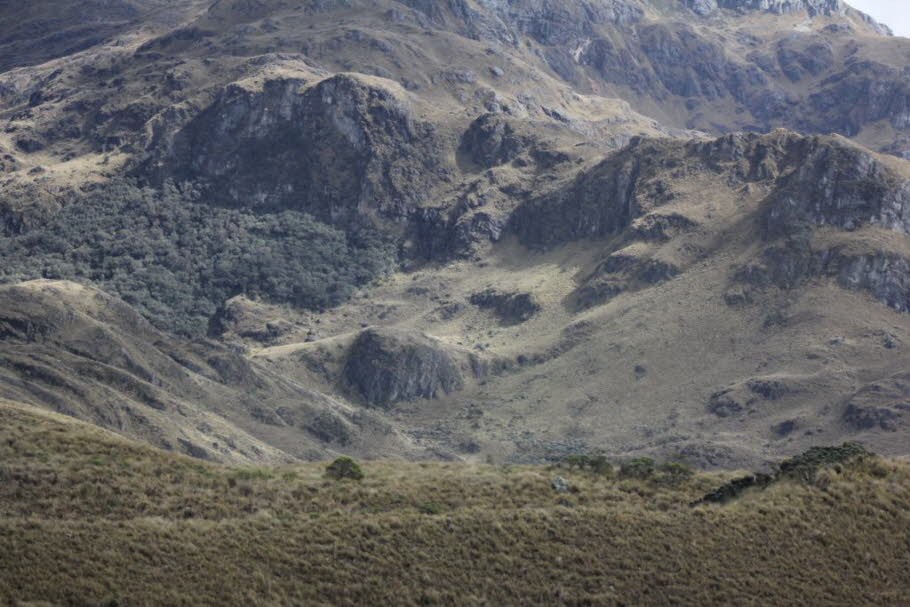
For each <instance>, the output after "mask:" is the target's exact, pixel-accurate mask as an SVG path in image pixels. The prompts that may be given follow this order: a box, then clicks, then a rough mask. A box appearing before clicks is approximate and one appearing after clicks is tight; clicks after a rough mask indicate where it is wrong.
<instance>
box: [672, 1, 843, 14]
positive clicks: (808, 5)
mask: <svg viewBox="0 0 910 607" xmlns="http://www.w3.org/2000/svg"><path fill="white" fill-rule="evenodd" d="M685 3H686V5H687V6H688V7H689V8H691V9H692V10H694V11H695V12H696V13H698V14H700V15H709V14H711V13H713V12H714V11H715V10H717V9H718V8H724V9H728V10H739V11H765V12H769V13H774V14H775V15H785V14H789V13H798V12H800V11H806V12H808V13H809V15H811V16H813V17H814V16H816V15H826V16H831V15H835V14H843V13H844V12H845V11H846V8H847V7H846V5H845V4H844V3H843V2H842V1H841V0H685Z"/></svg>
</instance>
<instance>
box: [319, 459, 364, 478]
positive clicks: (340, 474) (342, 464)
mask: <svg viewBox="0 0 910 607" xmlns="http://www.w3.org/2000/svg"><path fill="white" fill-rule="evenodd" d="M325 475H326V476H327V477H328V478H331V479H334V480H336V481H340V480H343V479H351V480H354V481H359V480H362V479H363V470H361V469H360V465H359V464H358V463H357V462H355V461H354V460H352V459H351V458H350V457H344V456H342V457H339V458H338V459H336V460H335V461H334V462H332V463H331V464H329V465H328V467H326V469H325Z"/></svg>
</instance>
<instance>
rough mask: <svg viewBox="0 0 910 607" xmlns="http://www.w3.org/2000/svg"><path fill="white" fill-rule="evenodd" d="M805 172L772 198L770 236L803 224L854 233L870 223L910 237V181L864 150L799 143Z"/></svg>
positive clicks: (808, 140)
mask: <svg viewBox="0 0 910 607" xmlns="http://www.w3.org/2000/svg"><path fill="white" fill-rule="evenodd" d="M790 147H791V149H792V152H793V153H794V154H796V156H795V157H796V158H798V159H799V168H798V169H797V170H795V171H794V172H792V173H791V174H790V175H789V176H787V177H785V178H783V180H782V181H781V183H780V184H779V187H778V190H777V192H776V193H775V194H774V195H773V197H772V203H771V205H770V208H769V211H768V215H767V219H766V232H767V234H768V235H769V236H771V237H773V236H775V235H780V234H786V233H791V232H793V231H795V230H799V229H801V226H806V225H813V226H825V225H830V226H835V227H838V228H842V229H848V230H852V229H855V228H858V227H860V226H862V225H864V224H872V225H876V226H880V227H883V228H887V229H891V230H895V231H898V232H902V233H904V234H907V233H910V183H908V182H907V181H905V180H903V179H902V178H900V177H899V176H898V175H896V174H895V173H894V172H893V171H892V170H890V169H889V168H887V167H886V166H885V165H883V164H881V163H880V162H878V161H877V160H875V159H874V158H873V157H872V156H871V155H869V154H868V153H866V152H863V151H861V150H859V149H856V148H853V147H850V146H845V145H830V144H826V143H823V142H820V141H819V140H818V139H815V138H806V139H802V140H798V141H793V142H792V143H791V144H790Z"/></svg>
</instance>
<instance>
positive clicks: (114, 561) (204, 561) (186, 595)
mask: <svg viewBox="0 0 910 607" xmlns="http://www.w3.org/2000/svg"><path fill="white" fill-rule="evenodd" d="M0 462H2V464H0V600H2V601H3V602H4V603H6V604H13V605H129V606H133V605H510V604H515V605H518V604H522V605H528V604H541V605H554V604H566V605H901V604H906V603H905V601H906V598H907V596H910V566H908V565H910V467H908V466H907V464H906V463H904V462H897V461H889V460H884V459H879V458H871V459H866V460H862V461H861V462H857V463H852V464H849V465H836V466H832V467H828V468H824V469H821V470H820V471H819V472H818V473H817V474H815V475H814V478H813V480H812V481H811V482H798V481H793V480H787V481H782V482H779V483H775V484H773V485H772V486H770V487H769V488H767V489H765V490H763V491H758V490H754V491H752V492H747V493H746V494H744V495H743V496H741V497H740V498H738V499H737V500H735V501H732V502H729V503H727V504H724V505H700V506H695V507H692V506H691V505H690V504H691V503H692V502H693V501H695V500H697V499H698V498H699V497H701V496H703V495H704V494H705V493H706V492H708V491H711V490H712V489H714V488H716V487H718V486H719V485H722V484H723V483H724V482H725V481H727V480H729V478H731V475H730V474H723V475H721V474H705V473H697V474H696V475H694V476H693V477H691V478H688V479H686V480H683V481H682V482H679V483H667V482H661V481H660V478H661V477H659V476H658V477H655V478H654V479H651V480H637V479H633V478H622V477H621V475H617V474H616V473H608V474H595V473H594V472H592V471H581V470H577V469H573V470H569V469H567V468H564V467H563V468H559V469H554V468H552V467H551V468H544V467H532V466H482V465H467V464H445V463H424V464H420V463H407V462H393V461H385V462H367V463H365V464H364V465H363V470H364V472H365V475H366V476H365V478H364V479H363V480H362V481H360V482H355V481H335V480H330V479H327V478H325V475H324V472H325V466H324V465H323V464H302V465H293V466H287V467H280V468H268V469H266V468H262V469H259V468H256V469H251V468H231V467H223V466H219V465H214V464H208V463H203V462H199V461H196V460H192V459H189V458H186V457H183V456H177V455H173V454H168V453H164V452H161V451H157V450H155V449H152V448H150V447H147V446H143V445H139V444H137V443H131V442H128V441H125V440H124V439H122V438H120V437H118V436H115V435H113V434H111V433H108V432H106V431H103V430H100V429H98V428H96V427H92V426H89V425H85V424H82V423H79V422H74V421H72V420H70V419H68V418H65V417H62V416H58V415H55V414H50V413H46V412H43V411H41V410H38V409H34V408H30V407H25V406H21V405H18V404H13V403H7V402H4V403H2V404H0ZM557 475H561V476H563V477H564V478H565V479H566V480H567V482H568V484H569V486H570V488H571V490H570V492H568V493H563V494H560V493H557V492H556V491H554V489H553V488H552V486H551V483H552V481H553V479H554V477H556V476H557Z"/></svg>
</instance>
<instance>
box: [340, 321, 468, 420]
mask: <svg viewBox="0 0 910 607" xmlns="http://www.w3.org/2000/svg"><path fill="white" fill-rule="evenodd" d="M344 381H345V383H346V384H347V385H348V386H349V387H350V388H351V390H352V391H353V392H354V393H355V394H356V396H357V397H358V398H360V399H362V400H363V402H364V403H366V404H367V405H369V406H372V407H380V408H388V407H391V406H392V405H394V404H395V403H398V402H401V401H405V400H414V399H417V398H434V397H436V396H437V395H440V394H447V393H450V392H454V391H456V390H460V389H461V388H462V386H463V384H464V381H463V378H462V374H461V369H460V368H459V365H458V364H457V363H456V361H455V359H454V358H453V357H452V355H451V354H449V353H448V352H447V351H446V348H445V347H444V346H443V344H442V343H441V342H439V341H437V340H435V339H432V338H430V337H427V336H425V335H421V334H419V333H412V332H402V331H397V330H393V329H368V330H366V331H364V332H362V333H361V334H360V335H359V336H358V337H357V339H356V340H355V341H354V344H353V345H352V346H351V350H350V353H349V355H348V361H347V363H346V364H345V367H344Z"/></svg>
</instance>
